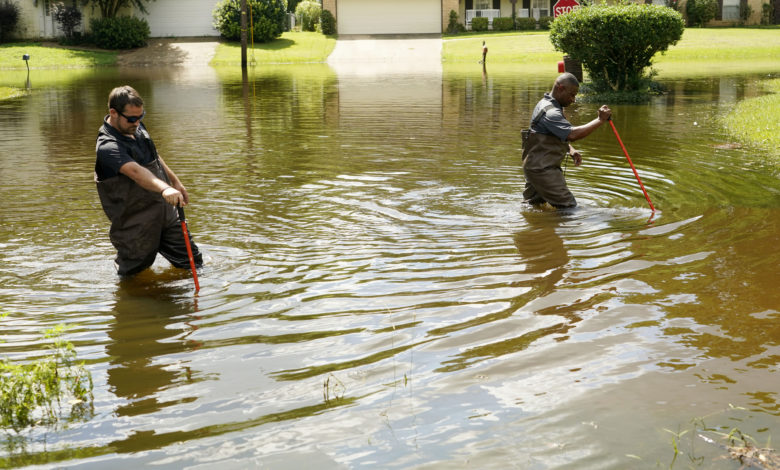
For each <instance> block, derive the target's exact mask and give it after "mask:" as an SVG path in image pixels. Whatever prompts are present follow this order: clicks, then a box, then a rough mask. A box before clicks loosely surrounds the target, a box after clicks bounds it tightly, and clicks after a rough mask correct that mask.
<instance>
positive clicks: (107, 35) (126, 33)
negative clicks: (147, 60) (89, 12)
mask: <svg viewBox="0 0 780 470" xmlns="http://www.w3.org/2000/svg"><path fill="white" fill-rule="evenodd" d="M89 24H90V29H91V30H92V42H94V43H95V45H96V46H98V47H102V48H103V49H132V48H133V47H141V46H145V45H146V41H147V39H149V35H150V34H151V32H150V31H149V23H147V22H146V20H144V19H141V18H135V17H132V16H117V17H115V18H93V19H92V20H91V21H90V23H89Z"/></svg>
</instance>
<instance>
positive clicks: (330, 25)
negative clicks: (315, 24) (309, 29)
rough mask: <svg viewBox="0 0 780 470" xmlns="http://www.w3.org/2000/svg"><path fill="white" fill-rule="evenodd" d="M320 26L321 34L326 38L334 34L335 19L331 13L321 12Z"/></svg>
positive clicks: (327, 11) (328, 11)
mask: <svg viewBox="0 0 780 470" xmlns="http://www.w3.org/2000/svg"><path fill="white" fill-rule="evenodd" d="M320 26H321V28H320V29H322V34H324V35H326V36H330V35H331V34H336V18H335V17H334V16H333V13H331V12H330V10H322V15H321V16H320Z"/></svg>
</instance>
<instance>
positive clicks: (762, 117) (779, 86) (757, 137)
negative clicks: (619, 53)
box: [723, 79, 780, 156]
mask: <svg viewBox="0 0 780 470" xmlns="http://www.w3.org/2000/svg"><path fill="white" fill-rule="evenodd" d="M764 87H765V88H766V89H767V90H768V91H769V92H770V94H768V95H765V96H760V97H758V98H750V99H746V100H743V101H740V102H739V103H737V105H736V106H735V107H734V110H733V111H731V112H730V113H729V114H728V115H727V116H726V117H725V118H724V119H723V121H724V124H725V125H726V128H728V130H729V132H730V133H731V134H733V135H734V136H736V137H738V138H739V139H740V140H743V141H747V142H750V143H752V144H754V145H756V146H757V147H760V148H763V149H765V150H766V151H767V152H769V153H770V154H772V155H775V156H780V150H779V149H780V132H778V129H780V79H774V80H769V81H766V82H764Z"/></svg>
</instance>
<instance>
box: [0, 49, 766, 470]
mask: <svg viewBox="0 0 780 470" xmlns="http://www.w3.org/2000/svg"><path fill="white" fill-rule="evenodd" d="M552 65H554V64H552ZM488 72H489V73H488ZM214 73H215V78H207V77H205V76H204V77H194V76H191V77H190V78H183V76H182V75H181V74H180V71H178V72H177V71H166V70H156V69H154V68H150V69H149V70H140V71H139V70H129V69H128V70H121V71H116V70H114V71H112V72H111V73H108V72H106V73H99V74H96V75H94V76H89V77H82V76H75V75H74V76H72V77H71V78H68V79H65V78H54V77H52V78H50V79H49V78H46V77H44V76H38V77H36V76H32V77H31V79H32V81H33V85H34V89H33V93H32V94H31V95H30V96H28V97H26V98H24V99H23V100H15V101H13V102H4V103H0V110H2V112H1V113H0V126H2V129H3V132H2V133H0V173H1V174H2V176H3V178H2V180H1V181H0V199H2V201H3V204H2V205H0V219H2V222H3V223H2V224H0V248H1V250H0V304H2V305H3V306H4V307H6V306H11V307H12V308H14V310H15V311H18V315H16V316H15V317H14V324H13V325H12V326H13V328H4V330H3V331H4V332H6V335H7V337H4V338H3V339H4V340H6V341H7V342H6V343H3V350H4V351H10V352H12V353H18V354H22V355H24V354H31V353H33V352H34V351H32V350H33V349H36V348H37V346H36V345H31V344H29V343H27V342H25V339H24V338H23V337H22V333H19V332H25V331H28V332H29V331H32V330H38V329H39V328H38V327H40V326H41V325H44V324H46V325H49V324H52V323H54V324H56V323H58V322H63V321H64V322H69V323H72V324H75V325H78V326H77V327H76V329H75V330H74V331H73V332H72V333H70V334H71V335H72V338H71V339H74V344H76V345H77V347H78V348H79V352H80V353H81V354H82V355H85V356H86V357H87V358H88V359H89V361H91V362H90V365H92V366H93V367H94V369H95V371H96V377H97V379H98V381H97V382H96V391H95V393H96V415H95V418H94V420H93V422H91V423H88V426H84V427H79V428H76V429H71V430H69V431H67V432H64V433H61V434H59V433H58V434H57V435H56V436H57V437H56V438H55V439H53V441H52V442H50V447H49V449H48V450H41V451H40V453H39V454H36V455H35V456H32V457H30V461H31V462H32V461H34V459H39V460H37V461H41V460H40V459H45V458H48V459H50V461H53V462H59V461H64V460H67V459H68V458H73V456H74V454H73V453H70V454H69V453H68V452H66V451H62V452H61V453H59V454H57V453H56V452H59V451H58V450H57V449H66V448H68V446H72V447H75V448H77V449H79V451H80V452H81V453H80V454H78V455H77V456H76V457H75V458H77V459H78V461H77V464H78V465H82V464H83V465H84V466H86V467H89V466H93V468H98V467H103V466H105V465H106V464H109V465H110V464H114V463H116V462H117V461H119V457H115V456H114V455H113V454H116V453H117V452H125V454H124V455H122V457H121V462H122V464H125V463H128V462H130V463H129V464H128V465H133V466H137V467H141V466H144V465H152V464H155V465H157V466H159V467H161V468H182V467H186V466H193V467H194V466H198V465H201V466H203V465H207V466H208V465H222V464H225V465H227V464H226V463H225V462H231V463H235V465H236V466H239V467H244V466H258V465H263V464H266V465H271V463H273V466H274V467H275V468H295V467H297V466H299V465H297V464H298V463H300V457H299V458H298V460H295V461H293V460H288V458H289V457H290V456H317V458H318V459H321V460H322V461H323V462H327V463H328V465H330V466H332V467H336V466H339V465H341V466H345V467H348V468H358V467H366V468H374V467H377V466H379V467H386V468H392V467H395V468H425V467H457V466H462V465H463V462H464V461H466V460H469V461H470V462H472V463H473V462H479V463H480V468H506V467H507V463H508V462H509V463H511V464H513V465H519V466H522V467H523V468H540V469H541V468H567V467H576V468H578V469H589V468H593V469H596V468H598V469H600V470H601V469H604V468H615V469H618V468H620V469H622V468H635V467H634V466H633V465H634V464H635V462H636V460H635V459H634V460H631V459H629V458H627V457H625V455H626V454H627V453H633V454H636V455H637V456H639V457H641V458H642V459H643V460H642V462H643V463H644V462H656V461H666V460H665V458H666V456H667V454H668V451H669V440H668V436H667V435H666V433H665V432H664V431H663V429H665V428H667V429H676V428H677V425H678V424H681V425H684V424H685V423H688V422H689V421H690V420H691V419H693V418H695V417H696V416H704V415H710V414H711V413H715V412H716V411H719V410H722V409H723V408H724V407H726V406H728V403H733V404H737V405H738V406H744V407H745V408H749V409H750V412H746V413H745V414H744V415H740V417H739V418H740V419H741V420H742V421H740V423H739V425H740V427H741V428H743V430H744V431H746V432H748V433H754V434H756V435H758V436H760V437H761V438H762V440H765V439H763V438H766V437H769V436H770V435H775V434H776V433H777V426H776V417H777V413H778V411H777V406H778V405H777V397H776V395H775V394H774V391H773V390H772V388H771V387H770V386H768V385H767V384H772V383H774V382H773V381H772V379H773V377H774V375H773V374H775V373H776V370H777V367H778V359H777V358H778V357H780V345H778V332H777V328H776V325H777V315H778V308H777V305H780V298H778V297H777V289H774V285H773V282H774V280H775V279H776V270H777V269H776V266H777V264H778V262H780V260H779V259H778V254H777V250H774V249H773V248H772V247H774V246H776V245H777V244H778V241H780V240H778V239H777V237H778V233H780V227H779V226H778V224H777V222H776V221H777V220H779V219H778V217H777V216H778V214H777V213H776V212H777V209H778V206H779V205H780V200H778V197H777V195H778V194H780V189H779V188H778V179H777V175H778V173H777V168H776V165H775V164H774V162H772V161H768V160H767V159H766V158H765V157H764V156H763V155H761V154H760V153H758V152H755V151H751V150H748V149H739V148H734V147H729V146H714V144H716V143H723V142H724V140H727V138H726V137H724V136H723V134H722V132H721V129H720V128H719V127H718V126H717V125H716V122H717V116H718V115H719V114H720V113H721V112H722V111H723V110H724V109H725V108H728V107H730V106H731V104H732V103H733V102H734V101H735V100H740V99H742V98H743V97H747V96H753V95H755V94H756V93H759V91H758V88H757V86H756V85H755V77H739V76H736V77H728V78H727V79H726V78H724V79H721V78H712V77H694V78H691V79H688V78H685V79H680V80H670V81H669V83H668V84H669V88H670V90H671V91H670V93H669V94H668V95H666V96H664V97H660V98H658V99H656V100H654V101H652V102H651V103H647V104H642V105H621V106H616V107H615V108H616V109H615V119H616V126H618V127H619V129H620V134H621V137H622V139H623V141H624V143H625V144H626V146H627V148H628V150H629V152H630V154H631V157H632V159H633V160H634V163H635V165H636V166H637V170H638V171H639V173H640V175H641V177H642V180H643V182H644V183H645V185H646V187H647V190H648V193H649V194H650V195H651V197H652V200H653V202H654V204H655V205H656V207H657V208H658V209H659V211H658V214H657V215H656V216H655V218H654V219H651V220H648V219H650V216H651V213H650V211H649V210H648V209H647V204H646V201H645V199H644V197H643V195H642V193H641V190H640V189H639V188H638V187H637V183H636V179H635V178H634V176H633V173H632V172H631V170H630V168H629V167H628V166H627V164H626V162H625V157H624V156H623V155H622V151H621V149H620V147H619V146H618V145H617V143H616V141H615V138H614V135H612V133H611V132H609V131H608V130H604V132H602V133H597V134H595V135H593V136H591V137H590V138H589V139H587V140H586V141H584V144H583V148H582V151H583V153H584V156H585V167H584V168H583V169H574V168H569V169H568V171H567V179H568V181H569V186H570V187H571V188H572V191H573V192H574V193H575V194H576V196H577V197H578V199H579V200H580V202H581V206H582V210H580V211H577V212H574V213H571V214H560V213H547V212H540V211H534V210H527V209H525V208H523V207H522V205H521V195H520V193H521V191H522V185H523V181H522V171H521V168H520V149H519V138H520V136H519V129H520V128H521V127H523V126H524V125H525V123H527V121H528V118H529V116H530V112H531V110H532V108H533V105H534V104H535V103H536V101H537V100H538V99H539V97H540V96H541V94H542V93H544V92H545V91H547V90H548V88H549V84H550V80H551V77H554V75H555V74H554V71H553V72H552V73H551V72H550V71H548V70H546V69H544V70H542V71H541V72H540V71H539V70H537V69H533V70H525V69H520V70H518V69H517V68H514V69H510V68H504V67H501V66H497V65H491V68H490V70H489V71H488V70H487V68H486V67H480V66H479V65H478V64H476V63H475V64H471V66H462V67H461V66H456V67H453V66H445V67H444V68H443V69H442V70H441V71H440V72H438V73H417V74H408V73H397V74H395V75H393V74H391V73H390V72H388V73H386V74H380V75H375V76H372V75H368V74H364V75H363V76H361V75H359V74H350V73H346V74H345V73H342V72H340V71H339V70H338V69H337V68H333V67H330V66H327V65H323V64H319V65H307V66H290V67H281V66H280V67H262V68H261V67H257V68H255V69H249V70H248V71H247V73H246V74H242V73H241V72H240V70H237V69H236V70H216V71H215V72H214ZM65 75H67V74H65ZM3 76H4V75H3V73H0V77H3ZM24 78H25V77H24V76H20V77H14V80H17V82H18V83H21V82H22V81H23V80H24ZM125 82H131V83H132V84H133V85H134V86H135V87H136V88H137V89H139V91H140V92H141V93H143V94H144V95H145V96H148V97H149V98H148V100H149V109H150V113H149V114H148V116H147V119H146V120H147V121H148V125H149V128H150V129H151V130H152V132H153V133H154V135H155V139H156V142H157V144H158V148H159V149H160V151H161V153H162V154H163V156H164V158H165V159H166V161H168V162H169V163H170V164H172V165H175V166H176V168H177V169H179V168H180V169H181V171H177V173H178V174H179V176H180V177H181V178H182V179H183V180H184V181H186V182H187V185H188V187H189V188H190V189H191V195H192V199H193V204H192V205H191V206H190V209H189V211H188V216H189V218H190V223H191V226H192V229H193V231H194V232H195V233H197V235H198V239H199V240H202V244H201V246H202V248H203V251H204V253H205V254H206V255H208V256H210V257H211V260H210V262H209V263H208V266H209V268H208V269H207V270H206V271H204V272H203V273H202V276H201V282H202V283H203V289H202V290H201V296H200V297H199V299H198V300H199V302H200V306H199V307H198V308H199V309H200V312H196V306H195V304H194V302H193V298H192V297H191V295H192V285H191V279H190V278H189V276H188V274H187V273H186V272H184V273H176V274H173V273H172V272H170V271H168V270H166V268H165V267H164V266H162V265H157V266H154V267H153V268H152V269H151V271H150V272H149V273H146V274H145V276H146V277H144V276H142V277H140V278H138V279H134V280H132V281H131V282H132V283H130V284H127V283H125V282H120V281H119V280H118V279H117V278H116V276H115V275H114V273H113V270H112V268H111V247H110V244H109V243H108V241H107V239H106V236H105V224H106V221H105V216H104V215H103V214H102V212H101V210H100V207H99V205H98V204H97V198H96V197H95V194H94V186H93V184H92V182H91V178H89V175H90V174H91V171H92V166H93V164H94V136H95V132H96V129H97V125H98V124H99V123H100V119H101V118H102V116H103V115H104V113H105V102H104V100H105V96H106V94H107V92H108V90H110V89H111V88H112V87H113V86H116V85H117V84H118V83H125ZM15 83H16V82H15ZM15 86H18V85H15ZM79 106H80V107H79ZM593 106H595V105H590V104H580V105H577V106H575V107H573V108H572V109H571V110H570V111H571V112H572V113H573V116H572V119H573V122H582V121H583V120H584V119H586V118H587V117H589V116H592V115H593V113H594V111H595V108H594V107H593ZM6 131H8V132H6ZM38 180H45V181H46V182H47V185H44V186H42V187H40V188H38V189H37V190H36V191H35V192H31V191H30V190H29V189H27V188H28V186H29V182H30V181H38ZM4 326H5V325H4ZM17 333H18V334H17ZM334 383H340V384H342V385H343V387H341V388H339V390H338V391H335V390H333V389H331V388H330V384H334ZM328 394H329V395H328ZM334 396H335V397H336V398H337V399H334ZM718 419H720V418H718ZM725 419H726V421H728V420H729V419H730V417H729V418H725ZM722 422H725V421H721V423H722ZM727 424H731V423H727ZM94 446H98V447H94ZM100 446H102V447H100ZM52 449H54V451H53V450H52ZM215 449H218V451H215ZM89 453H93V456H90V455H89ZM100 454H103V455H104V456H103V457H97V455H100ZM69 456H70V457H69ZM707 461H708V462H711V461H712V459H709V460H707ZM725 463H726V464H728V462H725ZM326 466H327V465H326Z"/></svg>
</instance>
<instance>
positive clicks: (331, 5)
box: [322, 0, 462, 32]
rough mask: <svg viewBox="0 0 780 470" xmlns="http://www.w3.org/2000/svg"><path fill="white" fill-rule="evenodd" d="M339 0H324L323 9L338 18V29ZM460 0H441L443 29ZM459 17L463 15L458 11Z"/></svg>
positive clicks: (337, 24) (337, 21) (337, 25)
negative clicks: (451, 11)
mask: <svg viewBox="0 0 780 470" xmlns="http://www.w3.org/2000/svg"><path fill="white" fill-rule="evenodd" d="M337 1H338V0H322V9H323V10H329V11H330V12H331V13H332V14H333V16H334V18H336V30H337V31H338V27H339V12H338V3H337ZM458 2H459V0H441V28H440V29H441V31H442V32H444V31H445V30H446V29H447V25H448V24H449V22H450V10H455V11H458V9H459V4H458ZM458 15H459V18H460V17H461V16H462V14H461V13H458Z"/></svg>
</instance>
